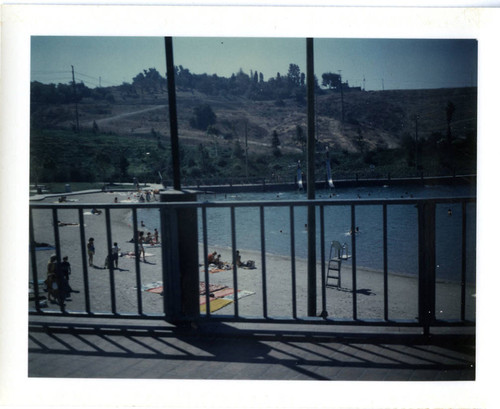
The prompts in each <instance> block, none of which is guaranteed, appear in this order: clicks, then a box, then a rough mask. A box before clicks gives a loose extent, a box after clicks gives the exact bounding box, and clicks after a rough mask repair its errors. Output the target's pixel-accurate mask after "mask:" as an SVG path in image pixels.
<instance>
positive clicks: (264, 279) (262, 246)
mask: <svg viewBox="0 0 500 409" xmlns="http://www.w3.org/2000/svg"><path fill="white" fill-rule="evenodd" d="M264 229H265V224H264V206H260V254H261V263H262V315H263V316H264V318H267V317H268V315H267V277H266V273H267V272H266V234H265V231H264Z"/></svg>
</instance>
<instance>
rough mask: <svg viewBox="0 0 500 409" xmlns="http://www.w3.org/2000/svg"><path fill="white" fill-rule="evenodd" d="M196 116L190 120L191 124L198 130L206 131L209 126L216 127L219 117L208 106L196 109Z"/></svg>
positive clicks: (203, 105)
mask: <svg viewBox="0 0 500 409" xmlns="http://www.w3.org/2000/svg"><path fill="white" fill-rule="evenodd" d="M193 114H194V116H193V117H191V119H190V120H189V124H190V125H191V126H192V127H193V128H196V129H200V130H202V131H206V130H207V129H208V127H209V126H211V125H215V123H216V122H217V115H215V113H214V111H213V110H212V108H211V107H210V105H208V104H202V105H198V106H196V107H195V108H194V112H193Z"/></svg>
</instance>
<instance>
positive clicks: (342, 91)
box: [339, 70, 344, 123]
mask: <svg viewBox="0 0 500 409" xmlns="http://www.w3.org/2000/svg"><path fill="white" fill-rule="evenodd" d="M341 73H342V70H339V79H340V103H341V104H342V123H344V85H343V84H342V74H341Z"/></svg>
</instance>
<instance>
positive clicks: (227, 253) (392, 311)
mask: <svg viewBox="0 0 500 409" xmlns="http://www.w3.org/2000/svg"><path fill="white" fill-rule="evenodd" d="M130 196H131V194H129V193H123V192H105V193H104V192H103V193H89V194H82V195H72V198H74V199H75V200H77V201H78V202H80V203H85V204H89V205H90V206H89V210H90V208H91V206H94V205H95V206H97V207H98V204H99V203H101V204H102V203H113V201H114V198H115V197H117V198H118V200H119V201H121V199H124V200H128V197H130ZM55 200H56V199H55V198H53V197H51V198H46V199H45V200H44V202H49V203H51V202H54V201H55ZM41 212H43V210H38V209H35V210H34V225H35V226H34V227H35V240H36V241H37V242H46V243H53V242H54V241H53V233H52V231H53V227H52V224H51V215H49V214H48V213H47V214H42V213H41ZM131 215H132V212H131V211H130V209H112V210H111V211H110V217H111V234H112V237H111V239H112V242H113V241H116V242H118V245H119V247H120V248H121V251H122V252H123V253H127V252H133V251H134V244H133V243H130V242H129V240H130V239H131V238H132V237H133V229H132V222H131ZM58 217H59V220H61V221H63V222H74V221H75V220H76V221H78V216H77V211H76V210H71V209H62V210H60V211H59V213H58ZM104 221H105V216H104V214H103V215H100V216H96V215H91V214H89V212H85V216H84V223H85V237H86V239H88V238H89V237H94V239H95V242H96V255H95V260H96V265H97V267H96V268H92V267H89V268H88V281H89V289H90V304H91V310H92V311H110V310H111V306H112V305H111V304H112V303H111V294H112V291H111V281H112V280H111V277H110V274H109V272H108V270H105V269H104V268H103V267H104V259H105V255H106V254H107V243H106V241H107V236H106V230H105V223H104ZM138 222H139V223H140V220H139V221H138ZM159 227H160V226H145V227H140V226H138V228H139V229H140V230H144V231H146V232H147V231H151V232H153V230H154V228H158V229H159ZM59 232H60V242H61V253H62V254H61V255H68V256H69V257H70V262H71V263H72V269H73V274H72V276H71V279H70V284H71V285H72V287H73V288H74V289H77V290H80V293H76V294H73V295H72V297H71V301H68V303H67V308H68V310H75V311H83V310H84V309H85V300H84V298H85V297H84V281H83V272H82V270H83V263H84V262H86V260H84V259H83V257H82V250H81V247H80V228H79V227H77V226H66V227H61V228H60V229H59ZM160 241H161V237H160ZM208 244H209V245H208V251H214V250H216V251H218V252H220V253H221V254H222V256H223V260H224V261H226V262H229V263H232V255H231V248H229V247H220V246H219V247H218V246H212V245H211V244H210V243H208ZM198 248H199V254H198V258H199V264H200V265H201V267H200V281H205V274H204V267H203V266H204V260H203V252H204V248H203V243H199V246H198ZM145 250H146V262H143V261H141V262H140V263H139V268H140V282H141V286H142V285H146V286H147V285H149V284H151V283H157V282H161V281H162V271H161V264H162V262H161V248H160V247H151V246H145ZM239 250H240V252H241V255H242V260H243V261H246V260H248V259H251V260H254V261H255V263H256V267H257V268H256V269H252V270H247V269H241V268H238V269H237V275H236V282H237V285H238V290H244V291H246V292H249V293H252V295H250V296H248V297H245V298H242V299H240V300H238V313H239V315H240V316H252V317H255V316H263V314H264V304H266V307H267V313H268V315H269V316H291V315H292V310H293V299H294V298H295V300H296V310H297V315H298V316H306V315H307V260H306V259H300V258H296V259H295V280H293V277H292V274H291V271H292V265H291V264H292V263H291V260H290V258H289V257H287V256H283V255H277V254H272V253H266V254H265V262H266V276H265V278H264V277H263V272H262V256H261V253H260V252H259V251H255V250H246V249H239ZM36 253H37V254H36V255H37V269H38V275H39V278H40V277H41V278H44V277H45V271H46V263H47V259H48V257H49V256H50V254H51V252H49V251H47V252H43V251H37V252H36ZM135 266H136V261H135V258H134V257H129V256H124V257H120V258H119V266H118V267H119V268H118V270H116V271H115V272H114V277H113V278H114V286H115V291H114V293H115V299H116V300H115V303H116V310H117V311H119V312H120V311H123V312H134V311H137V308H138V301H137V297H138V291H137V278H136V274H135ZM356 270H357V275H356V281H357V285H356V290H357V291H356V309H357V315H358V318H361V319H362V318H367V319H368V318H383V305H384V296H383V294H384V288H383V273H382V272H380V271H370V270H368V269H364V268H362V267H357V269H356ZM316 271H317V286H316V292H317V300H316V301H317V306H318V308H317V309H318V315H319V314H320V313H321V312H322V310H323V309H324V308H325V309H326V311H327V312H328V316H330V317H336V318H337V317H338V318H352V314H353V308H354V305H353V299H354V297H353V291H352V288H353V287H352V271H351V263H350V262H347V263H343V266H342V286H341V288H330V287H329V288H326V289H324V287H323V282H322V278H321V276H322V274H321V272H322V270H321V261H318V263H317V270H316ZM233 273H234V270H233V269H231V270H226V271H221V272H217V273H215V274H212V273H210V274H209V283H210V284H216V285H223V286H227V287H230V288H234V284H235V278H234V274H233ZM30 279H31V278H30ZM264 279H265V287H266V290H267V293H266V294H264V291H263V288H264V285H263V284H264V281H263V280H264ZM294 281H295V287H293V282H294ZM388 282H389V286H388V291H389V292H388V300H389V318H390V319H414V318H415V317H416V316H417V315H418V280H417V279H416V277H415V276H408V275H404V274H399V273H393V272H391V273H390V274H389V278H388ZM294 288H295V291H296V293H295V297H294V295H293V289H294ZM140 293H141V298H142V303H143V309H144V312H145V313H161V312H162V311H163V297H162V296H160V295H158V294H154V293H149V292H147V291H141V292H140ZM323 293H325V300H323V297H322V296H323ZM474 293H475V288H474V287H473V286H467V294H468V295H467V315H468V316H469V317H474V315H475V298H473V296H472V294H474ZM32 305H33V303H30V307H32ZM323 307H324V308H323ZM47 309H48V310H57V305H51V304H49V305H48V308H47ZM436 311H437V314H439V317H443V318H450V319H452V318H458V316H459V311H460V285H459V284H458V283H441V282H439V283H437V294H436ZM233 312H234V303H233V304H229V305H227V306H225V307H224V308H221V309H220V310H219V311H217V312H215V314H219V313H220V314H232V313H233Z"/></svg>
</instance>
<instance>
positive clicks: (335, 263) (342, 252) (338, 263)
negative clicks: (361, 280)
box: [325, 240, 349, 288]
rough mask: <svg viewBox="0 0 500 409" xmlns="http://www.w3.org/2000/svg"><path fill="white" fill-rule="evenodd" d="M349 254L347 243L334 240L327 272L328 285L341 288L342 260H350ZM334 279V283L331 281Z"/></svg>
mask: <svg viewBox="0 0 500 409" xmlns="http://www.w3.org/2000/svg"><path fill="white" fill-rule="evenodd" d="M348 259H349V254H348V249H347V244H345V243H344V244H343V245H342V244H340V243H339V242H338V241H335V240H334V241H332V242H331V245H330V255H329V256H328V270H327V272H326V283H325V286H326V287H338V288H341V286H342V284H341V268H342V261H343V260H348ZM332 280H333V283H332V282H331V281H332ZM335 280H336V281H335Z"/></svg>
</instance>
